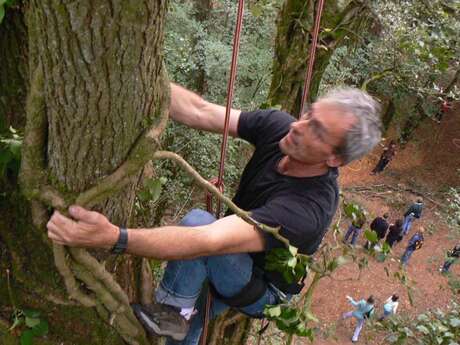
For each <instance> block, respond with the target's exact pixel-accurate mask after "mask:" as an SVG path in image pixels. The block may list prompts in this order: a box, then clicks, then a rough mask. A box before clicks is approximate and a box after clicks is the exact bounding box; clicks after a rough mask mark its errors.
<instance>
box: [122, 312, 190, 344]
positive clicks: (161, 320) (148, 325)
mask: <svg viewBox="0 0 460 345" xmlns="http://www.w3.org/2000/svg"><path fill="white" fill-rule="evenodd" d="M131 308H133V311H134V314H135V315H136V317H137V318H138V319H139V321H140V322H141V323H142V325H143V326H144V328H145V329H146V330H147V332H148V333H150V334H151V335H154V336H166V337H171V338H173V339H174V340H176V341H182V340H184V338H185V337H186V335H187V333H188V330H189V328H190V321H187V320H186V319H185V318H184V317H182V315H180V309H179V308H175V307H173V306H170V305H167V304H149V305H140V304H132V305H131Z"/></svg>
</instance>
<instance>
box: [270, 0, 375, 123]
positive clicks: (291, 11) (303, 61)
mask: <svg viewBox="0 0 460 345" xmlns="http://www.w3.org/2000/svg"><path fill="white" fill-rule="evenodd" d="M317 2H318V0H309V1H302V0H286V2H285V3H284V5H283V8H282V9H281V11H280V13H279V15H278V29H277V30H278V31H277V36H276V41H275V58H274V62H273V68H272V70H273V77H272V82H271V86H270V92H269V97H268V102H269V104H271V105H273V106H274V105H280V106H281V108H282V109H283V110H286V111H287V112H289V113H291V114H293V115H295V116H297V114H298V113H299V111H300V109H299V108H300V102H301V98H302V92H303V85H304V78H305V72H306V70H307V65H308V60H309V58H308V56H309V47H310V43H311V40H312V37H311V36H312V31H313V26H314V20H315V15H316V14H315V11H316V6H317ZM372 22H373V20H372V19H371V16H370V9H369V8H368V7H367V6H366V5H365V4H364V3H362V2H360V1H346V2H341V1H326V2H325V4H324V9H323V14H322V18H321V26H320V27H321V29H322V30H320V35H319V42H318V49H317V52H316V59H315V65H314V73H313V78H312V83H311V86H310V93H309V99H308V100H307V102H311V101H312V100H314V99H315V98H316V95H317V93H318V88H319V85H320V82H321V78H322V75H323V72H324V71H325V69H326V67H327V65H328V63H329V59H330V57H331V56H332V54H333V53H334V50H335V49H336V48H337V47H339V46H340V45H341V44H352V43H353V42H356V41H357V40H359V39H360V36H359V34H360V33H362V32H365V31H367V29H368V28H369V27H370V26H371V23H372ZM325 29H327V30H325ZM345 37H347V38H348V39H347V40H346V41H345V40H344V38H345Z"/></svg>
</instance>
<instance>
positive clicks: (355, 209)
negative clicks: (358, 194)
mask: <svg viewBox="0 0 460 345" xmlns="http://www.w3.org/2000/svg"><path fill="white" fill-rule="evenodd" d="M343 212H344V214H345V216H347V217H348V218H350V219H351V221H352V223H353V224H355V225H360V224H361V225H362V224H364V223H365V222H366V218H367V211H366V210H365V209H364V208H363V207H362V206H361V205H359V204H357V203H355V202H352V201H350V202H347V201H346V200H345V199H343ZM360 227H361V226H360Z"/></svg>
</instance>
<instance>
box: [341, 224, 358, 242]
mask: <svg viewBox="0 0 460 345" xmlns="http://www.w3.org/2000/svg"><path fill="white" fill-rule="evenodd" d="M360 234H361V228H357V227H355V226H354V225H353V224H351V225H350V227H349V228H348V231H347V233H346V234H345V238H344V241H345V242H348V238H349V237H350V235H352V236H351V242H350V243H351V244H352V245H353V246H354V245H355V244H356V241H357V240H358V237H359V235H360Z"/></svg>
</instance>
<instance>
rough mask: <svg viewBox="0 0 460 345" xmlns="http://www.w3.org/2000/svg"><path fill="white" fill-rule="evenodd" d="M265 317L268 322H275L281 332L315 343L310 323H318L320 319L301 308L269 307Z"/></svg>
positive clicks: (283, 305)
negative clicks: (305, 338) (309, 326)
mask: <svg viewBox="0 0 460 345" xmlns="http://www.w3.org/2000/svg"><path fill="white" fill-rule="evenodd" d="M264 315H265V317H266V318H267V319H268V320H273V321H275V323H276V326H277V327H278V329H280V330H281V331H283V332H285V333H287V334H289V335H297V336H299V337H308V338H309V339H310V341H313V328H308V327H307V324H308V322H310V321H314V322H318V319H316V317H315V316H314V315H313V314H311V313H310V312H306V311H304V310H302V309H300V308H296V307H295V306H292V305H290V304H277V305H267V306H266V307H265V310H264Z"/></svg>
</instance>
